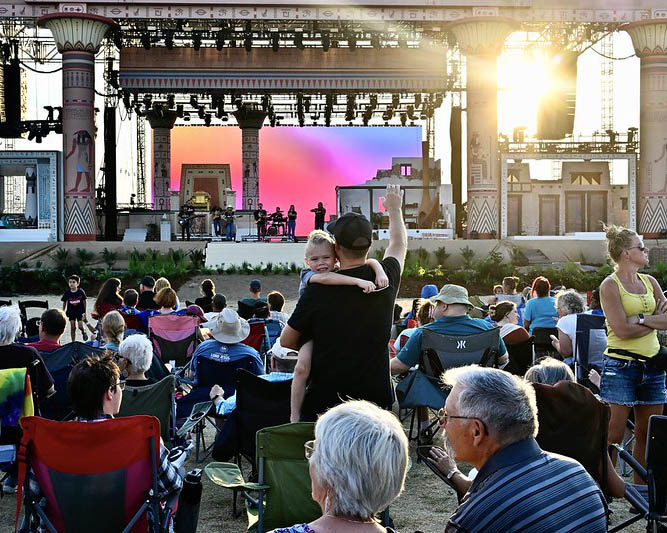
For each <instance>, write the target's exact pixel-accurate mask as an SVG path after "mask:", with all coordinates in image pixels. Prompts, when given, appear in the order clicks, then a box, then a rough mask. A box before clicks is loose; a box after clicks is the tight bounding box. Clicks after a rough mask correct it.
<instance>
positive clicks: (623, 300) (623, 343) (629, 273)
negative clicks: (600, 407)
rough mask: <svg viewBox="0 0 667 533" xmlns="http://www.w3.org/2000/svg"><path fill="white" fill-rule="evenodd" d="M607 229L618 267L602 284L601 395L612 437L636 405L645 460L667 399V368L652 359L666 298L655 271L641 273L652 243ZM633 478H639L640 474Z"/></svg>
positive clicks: (617, 437)
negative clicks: (653, 419) (652, 425)
mask: <svg viewBox="0 0 667 533" xmlns="http://www.w3.org/2000/svg"><path fill="white" fill-rule="evenodd" d="M605 233H606V235H607V249H608V252H609V256H610V257H611V259H612V261H613V262H614V263H615V264H616V269H615V270H614V273H613V274H611V275H610V276H608V277H607V278H606V279H605V280H604V281H603V282H602V284H601V285H600V302H601V304H602V309H603V311H604V314H605V317H606V319H607V350H606V352H605V356H604V361H603V366H602V381H601V383H600V395H601V397H602V399H603V400H604V401H606V402H607V403H609V404H610V406H611V420H610V422H609V441H610V442H612V443H618V442H621V439H622V438H623V434H624V432H625V424H626V421H627V418H628V415H629V414H630V409H634V413H635V439H636V441H635V446H634V450H633V456H634V457H635V459H636V460H637V461H639V462H640V463H641V464H642V465H644V466H646V460H645V452H646V433H647V430H648V419H649V417H650V416H651V415H659V414H662V409H663V404H664V403H665V400H666V399H667V398H666V395H665V372H664V371H662V370H658V369H657V368H655V367H654V366H653V365H652V364H651V358H653V357H655V356H656V355H657V354H658V352H659V351H660V344H659V343H658V336H657V333H656V330H658V329H667V314H665V313H666V311H667V299H665V296H664V295H663V293H662V289H661V288H660V285H659V284H658V282H657V281H656V280H655V279H654V278H653V277H652V276H649V275H648V274H641V273H639V269H641V268H644V267H645V266H646V265H648V249H647V248H646V247H645V246H644V243H643V242H642V239H641V237H640V236H639V235H637V234H636V233H635V232H634V231H632V230H630V229H627V228H623V227H619V226H606V227H605ZM635 482H636V483H641V481H640V479H639V478H638V477H637V476H636V475H635Z"/></svg>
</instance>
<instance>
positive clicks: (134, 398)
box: [118, 376, 176, 448]
mask: <svg viewBox="0 0 667 533" xmlns="http://www.w3.org/2000/svg"><path fill="white" fill-rule="evenodd" d="M175 386H176V378H175V377H174V376H167V377H165V378H164V379H162V380H161V381H159V382H158V383H153V384H151V385H146V386H144V387H125V390H124V391H123V401H122V402H121V404H120V411H119V412H118V416H134V415H150V416H154V417H155V418H157V419H158V420H159V421H160V436H161V437H162V440H163V441H164V443H165V446H167V447H168V448H171V445H173V442H174V438H175V437H176V427H175V420H176V400H175V398H174V389H175Z"/></svg>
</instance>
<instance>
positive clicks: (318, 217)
mask: <svg viewBox="0 0 667 533" xmlns="http://www.w3.org/2000/svg"><path fill="white" fill-rule="evenodd" d="M310 212H311V213H315V229H321V230H323V229H324V217H325V215H326V214H327V210H326V209H325V208H324V206H323V205H322V202H319V203H318V204H317V207H316V208H315V209H311V210H310Z"/></svg>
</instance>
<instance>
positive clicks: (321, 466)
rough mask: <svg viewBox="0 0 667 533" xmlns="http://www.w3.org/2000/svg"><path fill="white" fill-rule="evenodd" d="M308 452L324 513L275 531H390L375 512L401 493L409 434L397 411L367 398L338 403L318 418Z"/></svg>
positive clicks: (314, 487)
mask: <svg viewBox="0 0 667 533" xmlns="http://www.w3.org/2000/svg"><path fill="white" fill-rule="evenodd" d="M305 453H306V457H307V458H308V460H309V461H310V478H311V485H312V496H313V500H315V501H316V502H317V503H318V504H319V506H320V507H321V509H322V516H321V517H320V518H318V519H317V520H314V521H313V522H311V523H310V524H299V525H295V526H292V527H288V528H279V529H276V530H275V533H334V532H335V533H347V532H350V533H357V532H358V533H362V532H365V531H369V532H371V531H376V532H378V533H379V532H382V533H384V532H386V531H387V529H386V528H384V527H383V526H381V525H380V523H379V522H378V520H377V518H376V514H377V513H379V512H380V511H382V510H384V509H386V508H387V507H388V506H389V505H390V504H391V503H392V502H393V501H394V500H395V499H396V498H397V497H398V495H399V494H400V493H401V491H402V490H403V486H404V484H405V475H406V472H407V467H408V439H407V438H406V436H405V433H404V431H403V427H402V426H401V424H400V422H399V421H398V420H397V419H396V417H395V416H394V415H393V414H392V413H390V412H387V411H384V410H382V409H380V408H379V407H377V406H375V405H373V404H372V403H370V402H365V401H351V402H346V403H343V404H341V405H338V406H336V407H334V408H332V409H330V410H329V411H327V412H326V413H325V414H323V415H322V416H321V417H320V418H319V419H318V421H317V424H316V425H315V440H313V441H309V442H307V443H306V445H305Z"/></svg>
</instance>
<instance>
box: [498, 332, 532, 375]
mask: <svg viewBox="0 0 667 533" xmlns="http://www.w3.org/2000/svg"><path fill="white" fill-rule="evenodd" d="M534 340H535V337H529V338H528V339H526V340H525V341H523V342H517V343H516V344H505V346H506V348H507V356H508V358H509V362H508V363H507V366H505V368H503V370H505V371H506V372H509V373H510V374H514V375H515V376H522V377H523V375H524V374H525V373H526V371H527V370H528V369H529V368H530V367H531V366H532V365H533V359H534V354H533V341H534Z"/></svg>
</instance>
